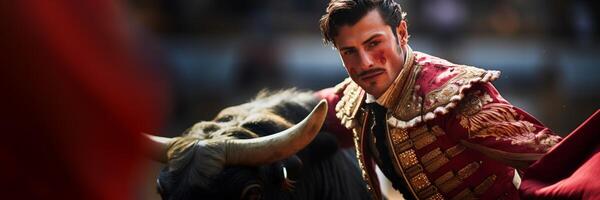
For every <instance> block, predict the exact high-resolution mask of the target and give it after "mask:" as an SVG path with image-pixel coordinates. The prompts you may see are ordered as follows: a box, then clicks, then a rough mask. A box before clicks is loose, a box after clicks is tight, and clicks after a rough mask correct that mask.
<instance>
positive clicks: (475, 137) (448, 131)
mask: <svg viewBox="0 0 600 200" xmlns="http://www.w3.org/2000/svg"><path fill="white" fill-rule="evenodd" d="M405 60H406V61H405V64H404V66H403V69H402V71H401V72H400V74H399V75H398V77H397V78H396V80H394V82H393V83H392V85H391V86H390V87H389V88H388V89H387V91H386V92H385V93H384V94H383V95H381V96H380V97H379V98H378V99H376V100H375V99H374V97H372V96H370V95H369V94H366V92H365V91H364V90H363V89H362V88H360V87H359V86H358V85H357V84H356V83H354V82H353V81H352V80H351V79H349V78H348V79H346V80H345V81H343V82H342V83H340V84H339V85H337V86H336V87H335V88H333V89H326V90H323V91H320V92H318V93H317V94H318V95H319V96H321V97H322V98H325V99H327V100H328V101H329V103H330V105H336V106H335V117H332V116H331V117H329V118H328V122H326V124H325V127H326V129H328V130H329V131H330V132H336V133H338V134H339V135H343V134H344V133H340V132H343V130H344V129H341V128H339V127H338V128H337V129H336V126H335V123H340V122H341V124H342V125H343V126H344V127H345V128H346V134H348V133H347V130H351V132H352V135H353V139H354V141H353V142H354V146H355V147H356V154H357V158H358V161H359V165H360V167H361V169H362V172H363V178H364V179H365V181H366V182H367V183H368V185H369V190H371V191H372V192H373V195H374V197H375V198H376V199H381V194H380V189H379V186H378V182H377V177H376V175H375V173H374V172H375V167H374V164H377V165H378V166H379V167H380V168H381V169H382V172H383V173H384V174H385V175H386V176H387V177H388V178H389V179H390V180H391V181H392V182H393V186H394V188H396V189H398V190H400V191H401V192H402V193H403V195H404V197H405V198H407V199H412V198H414V199H467V198H470V197H477V198H483V199H498V198H509V199H510V198H513V197H517V195H518V193H517V189H516V188H517V187H516V185H518V183H519V182H520V180H519V176H518V173H516V171H515V168H517V169H521V168H524V167H526V166H528V165H529V164H530V163H531V162H533V161H535V160H537V159H538V158H539V157H541V156H542V155H543V154H544V153H545V152H546V151H548V150H549V149H550V148H551V147H552V146H553V145H554V144H556V143H557V142H559V141H560V137H558V136H555V135H554V134H552V132H551V131H550V130H549V129H548V128H546V127H544V126H543V125H542V124H541V123H540V122H539V121H537V120H536V119H535V118H533V117H532V116H530V115H529V114H527V113H526V112H524V111H522V110H520V109H519V108H516V107H514V106H512V105H511V104H510V103H509V102H508V101H506V100H505V99H503V98H502V97H501V96H500V94H499V93H498V91H497V90H496V89H495V88H494V86H493V85H492V84H491V83H490V81H493V80H495V79H496V78H498V77H499V75H500V72H498V71H488V70H483V69H479V68H475V67H470V66H464V65H456V64H453V63H450V62H448V61H446V60H443V59H440V58H436V57H433V56H430V55H427V54H424V53H420V52H412V50H410V48H408V52H407V55H406V59H405ZM332 107H333V106H332ZM340 137H343V136H340Z"/></svg>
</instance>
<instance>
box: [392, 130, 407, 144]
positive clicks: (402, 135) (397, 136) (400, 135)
mask: <svg viewBox="0 0 600 200" xmlns="http://www.w3.org/2000/svg"><path fill="white" fill-rule="evenodd" d="M406 132H407V131H406V129H400V128H392V129H391V130H390V136H391V137H392V143H393V144H394V145H398V144H400V143H401V142H404V141H406V140H407V139H408V134H407V133H406Z"/></svg>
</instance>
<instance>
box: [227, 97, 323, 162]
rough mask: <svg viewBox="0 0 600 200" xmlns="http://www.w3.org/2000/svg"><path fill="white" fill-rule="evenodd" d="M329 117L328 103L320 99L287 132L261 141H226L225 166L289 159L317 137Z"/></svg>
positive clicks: (262, 138) (255, 139)
mask: <svg viewBox="0 0 600 200" xmlns="http://www.w3.org/2000/svg"><path fill="white" fill-rule="evenodd" d="M326 116H327V101H325V100H321V102H319V104H318V105H317V106H316V107H315V108H314V109H313V111H312V112H311V113H310V114H309V115H308V117H306V118H305V119H304V120H302V121H301V122H300V123H298V124H296V125H294V126H293V127H291V128H289V129H287V130H284V131H282V132H279V133H275V134H273V135H269V136H265V137H260V138H253V139H244V140H239V139H234V140H227V141H226V143H225V144H226V148H225V163H226V164H228V165H250V166H256V165H263V164H269V163H273V162H275V161H278V160H282V159H284V158H287V157H289V156H291V155H293V154H295V153H297V152H298V151H299V150H301V149H302V148H304V147H305V146H306V145H307V144H308V143H310V142H311V141H312V139H313V138H315V136H316V135H317V133H318V132H319V130H320V129H321V126H322V125H323V122H324V121H325V117H326Z"/></svg>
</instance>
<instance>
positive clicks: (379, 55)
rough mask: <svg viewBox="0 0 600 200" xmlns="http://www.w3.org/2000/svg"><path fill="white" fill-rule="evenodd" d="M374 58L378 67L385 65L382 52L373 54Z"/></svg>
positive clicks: (385, 60)
mask: <svg viewBox="0 0 600 200" xmlns="http://www.w3.org/2000/svg"><path fill="white" fill-rule="evenodd" d="M374 58H375V60H376V61H377V62H378V63H379V64H380V65H385V63H387V59H385V53H384V52H383V50H380V51H377V52H375V57H374Z"/></svg>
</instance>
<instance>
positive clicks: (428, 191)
mask: <svg viewBox="0 0 600 200" xmlns="http://www.w3.org/2000/svg"><path fill="white" fill-rule="evenodd" d="M435 194H439V192H438V189H437V188H436V187H435V186H433V185H430V186H428V187H427V188H425V189H423V190H421V191H420V192H419V198H421V199H427V198H428V197H431V196H433V195H435Z"/></svg>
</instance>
